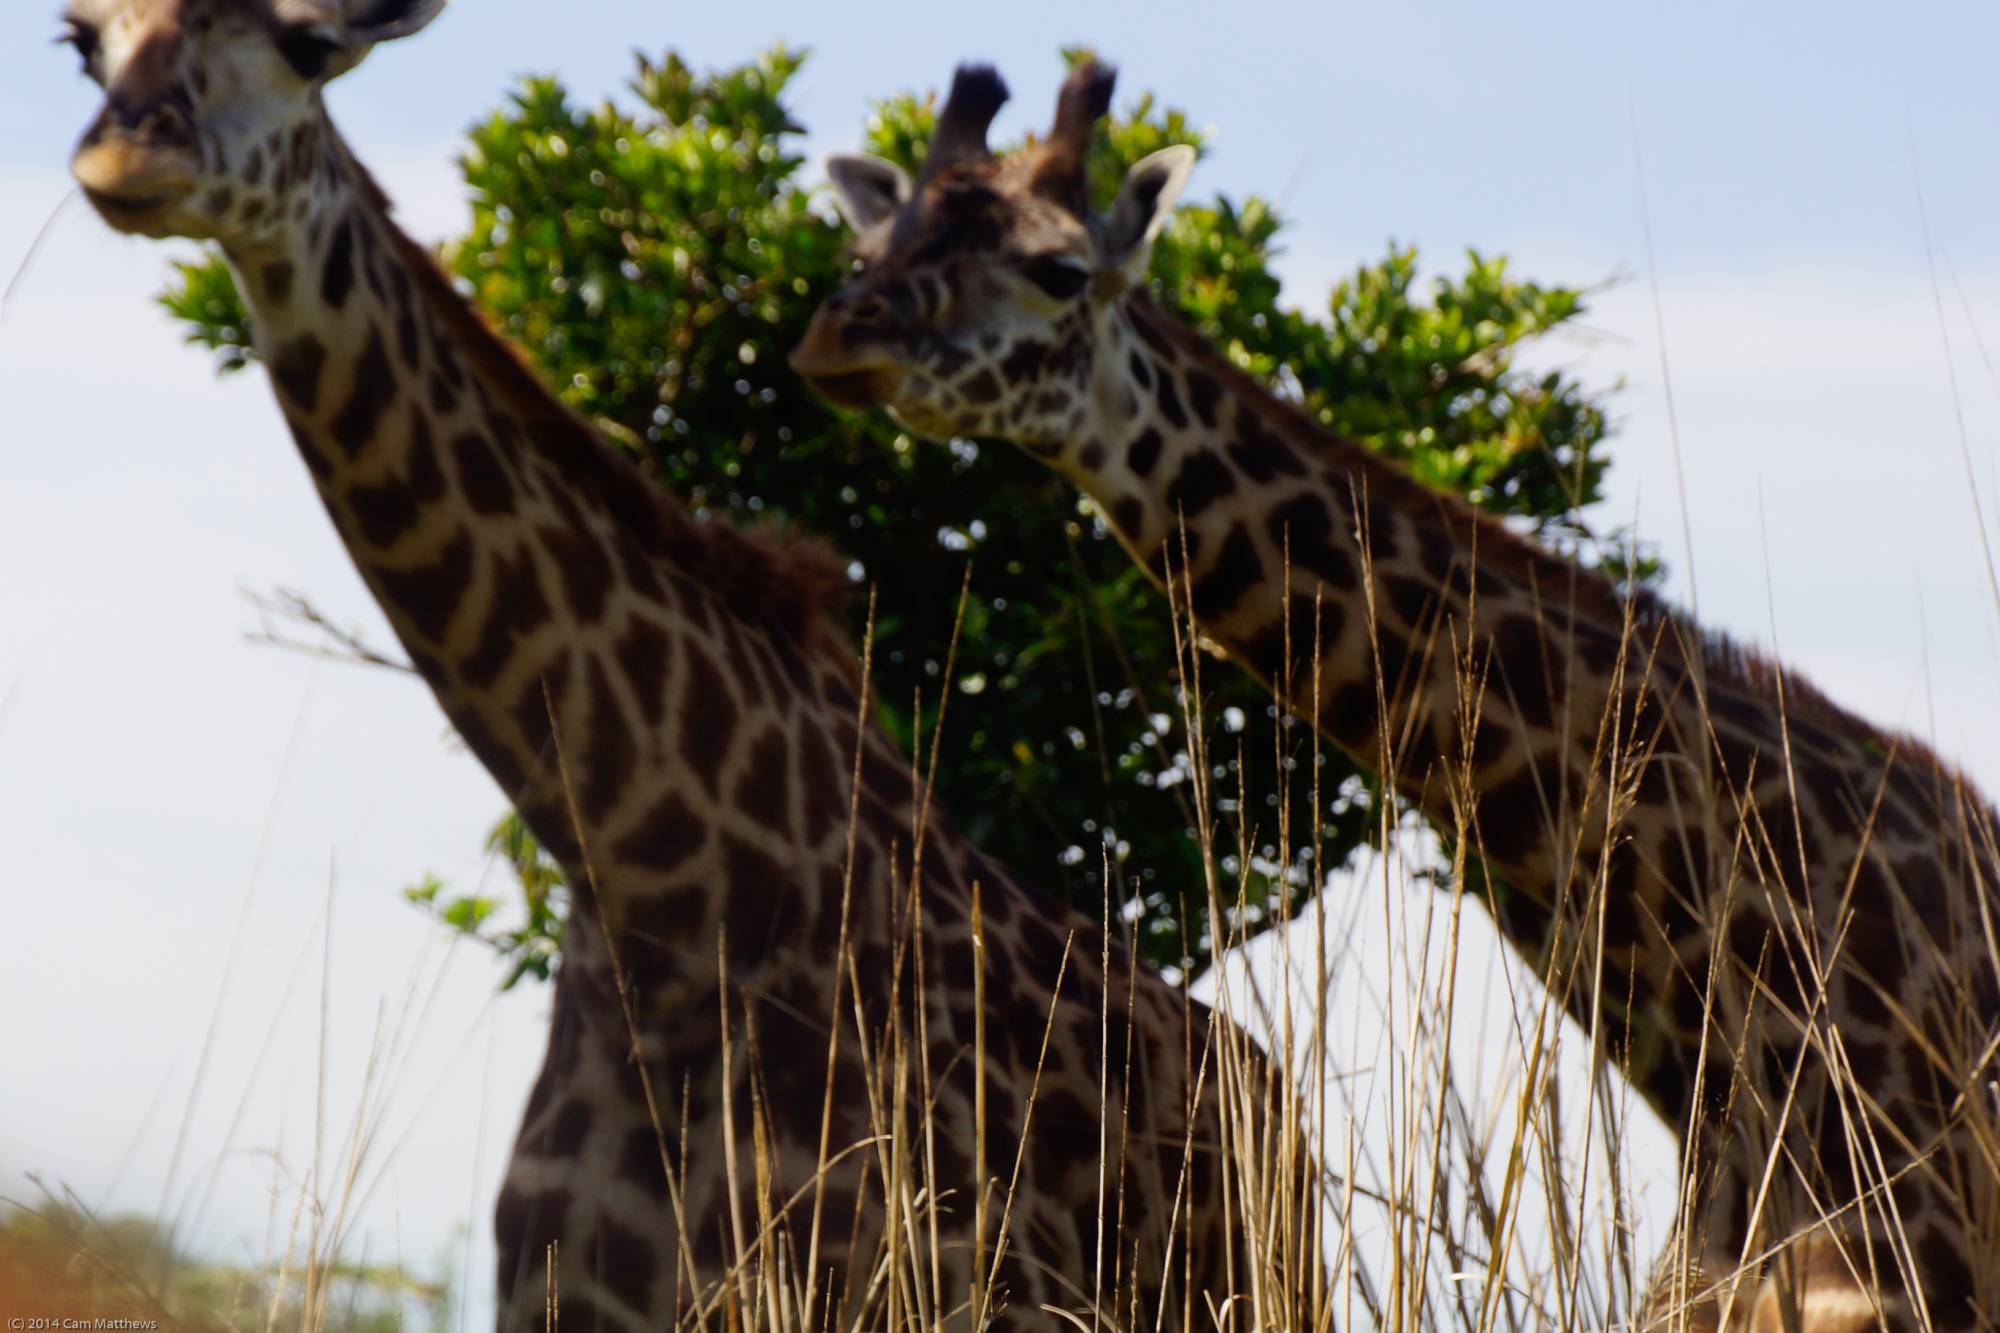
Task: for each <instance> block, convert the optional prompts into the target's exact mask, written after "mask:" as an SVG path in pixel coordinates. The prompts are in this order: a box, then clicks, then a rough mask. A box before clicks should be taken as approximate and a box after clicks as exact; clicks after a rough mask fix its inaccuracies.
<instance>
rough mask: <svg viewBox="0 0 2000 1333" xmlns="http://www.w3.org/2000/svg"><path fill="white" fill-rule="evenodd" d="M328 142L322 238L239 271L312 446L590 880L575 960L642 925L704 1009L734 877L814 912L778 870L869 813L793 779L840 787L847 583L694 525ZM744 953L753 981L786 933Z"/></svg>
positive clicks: (411, 629) (409, 644) (334, 494)
mask: <svg viewBox="0 0 2000 1333" xmlns="http://www.w3.org/2000/svg"><path fill="white" fill-rule="evenodd" d="M322 136H323V137H322V142H323V146H324V148H323V152H322V153H321V154H320V155H319V156H320V158H321V165H320V166H319V168H318V171H317V172H316V174H315V176H314V178H313V180H312V181H311V182H310V186H309V193H308V194H306V195H305V196H304V197H305V198H306V199H307V200H308V203H307V205H306V206H305V207H304V208H302V209H301V212H302V213H303V216H302V217H300V218H299V220H298V221H297V224H296V225H295V226H293V227H291V228H290V229H289V230H288V231H287V232H286V233H284V234H283V235H282V236H281V237H280V238H279V239H278V240H277V241H276V242H275V243H274V244H271V245H269V246H268V247H266V248H263V249H260V250H258V251H256V252H254V253H251V252H243V251H239V252H234V253H232V254H231V255H230V260H231V263H232V265H233V267H234V269H235V271H236V273H237V276H238V280H239V286H240V288H241V289H242V291H243V292H244V294H245V296H246V299H247V300H248V303H249V306H250V313H251V322H252V326H253V328H254V330H255V336H256V340H257V344H258V350H259V353H260V355H261V358H262V359H263V360H264V362H265V364H266V365H267V366H268V367H269V369H270V374H271V380H272V385H273V388H274V390H275V391H276V393H277V397H278V400H279V403H280V405H281V407H282V409H283V411H284V414H285V417H286V420H287V422H288V424H289V426H290V428H291V431H292V434H293V436H294V438H295V440H296V442H297V444H298V448H299V452H300V454H301V456H302V457H303V459H304V461H305V463H306V466H307V469H308V470H309V471H310V473H311V475H312V477H313V481H314V483H315V485H316V486H317V488H318V490H319V493H320V496H321V498H322V500H323V501H324V503H325V505H326V508H327V511H328V513H329V514H330V515H331V517H332V519H333V521H334V525H335V527H336V528H337V529H338V531H339V533H340V536H341V539H342V541H343V542H344V543H345V545H346V546H347V548H348V551H349V552H350V554H351V555H352V557H353V559H354V561H355V563H356V565H357V566H358V568H359V570H360V572H361V574H362V576H363V578H364V579H365V580H366V582H367V583H368V586H369V588H370V590H371V591H372V592H373V593H374V595H375V597H376V598H377V600H378V601H379V602H380V604H381V605H382V607H383V608H384V610H385V611H386V613H387V615H388V618H389V620H390V623H391V625H392V627H393V629H394V631H395V633H396V635H397V637H398V638H399V639H400V641H401V642H402V644H403V646H404V648H405V650H406V651H407V653H408V655H409V657H410V660H411V662H412V663H413V665H414V666H415V667H416V669H417V671H418V672H419V673H420V674H421V675H422V677H423V678H424V680H425V681H426V682H427V683H428V684H429V685H430V687H431V689H432V690H433V691H434V692H435V693H436V695H437V697H438V699H439V701H440V703H441V704H442V705H443V707H444V709H445V711H446V713H447V715H448V716H449V717H450V719H451V721H452V723H453V725H454V726H455V727H456V728H457V730H458V731H459V732H460V734H461V735H462V736H463V737H464V738H465V740H466V741H467V743H468V744H469V746H470V748H471V749H472V751H473V753H474V754H475V755H476V756H477V758H478V759H479V760H480V762H481V763H482V764H483V765H484V766H485V767H486V769H487V770H488V771H489V772H490V773H491V774H492V775H493V777H494V778H495V780H496V781H497V782H498V783H499V785H500V786H501V788H502V789H503V791H504V792H505V793H506V794H507V796H508V797H509V798H510V799H511V800H512V801H513V802H514V803H515V804H516V806H517V807H518V808H519V809H520V810H521V812H522V813H523V815H524V816H525V817H526V818H527V820H528V822H529V824H530V826H531V827H532V828H533V830H534V832H535V834H536V836H537V837H538V838H539V839H540V841H541V842H542V844H543V845H544V846H545V847H547V848H548V849H549V850H550V851H551V852H552V853H554V854H555V855H556V856H557V857H558V858H559V859H560V860H561V861H562V863H563V864H564V866H565V868H566V869H567V870H568V872H569V877H570V882H571V884H572V885H573V886H575V887H576V889H577V891H578V894H579V900H580V901H579V907H580V908H581V909H582V910H581V911H580V913H579V915H580V917H581V918H582V921H583V930H582V931H580V932H579V933H578V934H577V935H575V936H574V937H573V939H572V945H573V947H572V948H571V949H570V951H569V956H568V958H567V960H566V961H567V962H569V963H582V962H586V961H590V959H589V955H590V954H591V951H592V949H593V947H594V945H595V943H596V942H597V939H598V934H597V932H598V931H599V929H600V927H602V926H605V925H607V924H608V925H609V926H610V928H611V929H612V930H613V933H614V934H615V933H617V932H618V931H620V930H626V931H628V932H629V931H634V930H637V931H639V934H640V935H641V937H642V938H641V940H640V941H639V943H638V944H635V945H634V947H635V948H637V947H639V944H645V945H650V946H659V948H660V949H661V950H662V951H663V952H661V953H660V957H659V961H660V964H661V967H662V968H663V969H664V970H665V971H666V972H669V973H672V974H673V975H674V976H675V977H676V978H677V980H678V982H680V983H683V984H681V985H680V986H679V987H678V988H677V989H679V990H681V991H682V992H684V993H693V991H692V989H690V987H691V986H699V985H702V984H706V983H707V982H708V981H712V979H713V973H714V971H715V968H716V960H715V948H714V945H713V942H712V941H713V940H714V939H715V937H716V934H717V932H718V929H719V928H720V927H721V925H722V907H723V905H724V904H726V903H728V902H729V901H730V900H731V897H732V893H734V891H735V890H737V889H739V888H741V887H742V886H741V885H740V884H738V883H737V881H739V880H741V879H744V878H745V877H751V878H757V883H756V884H755V885H754V889H755V892H754V893H752V894H749V895H748V897H747V898H746V897H745V895H744V894H741V893H737V894H735V896H736V897H737V898H738V899H742V900H745V901H750V900H768V899H769V896H770V895H771V894H773V893H776V892H778V891H779V890H780V887H781V886H782V888H783V891H784V892H785V893H786V894H787V895H788V898H789V900H790V901H791V902H792V903H793V904H794V905H795V906H798V907H799V908H801V909H802V910H804V911H806V912H807V914H808V915H810V914H811V911H812V905H813V902H814V901H815V900H816V895H817V893H818V889H819V880H818V879H817V878H816V877H815V876H814V875H811V874H805V875H799V876H797V877H796V878H793V877H788V876H786V875H784V874H782V873H767V874H763V875H762V876H761V878H758V876H759V872H764V871H768V870H769V868H770V867H771V866H773V865H795V864H796V863H798V862H799V861H800V860H801V859H802V858H807V857H810V856H811V855H814V854H816V853H819V852H821V851H823V850H824V848H823V847H822V846H821V844H824V845H825V846H826V847H830V846H832V845H833V840H832V838H831V835H830V833H829V827H830V825H831V823H832V821H833V820H834V819H835V818H836V816H838V815H840V814H843V813H844V807H843V806H841V805H840V801H841V797H840V794H839V793H838V792H837V791H835V790H833V786H834V784H831V783H829V784H827V790H824V791H818V790H813V791H806V792H798V791H797V790H796V788H797V787H798V785H799V784H795V783H791V782H789V781H788V780H787V778H788V773H787V772H786V769H787V767H788V766H789V765H790V764H791V763H793V762H795V756H796V751H795V749H794V748H793V747H795V746H816V747H820V749H823V750H824V751H825V753H824V754H820V753H819V752H818V751H817V750H816V751H815V758H817V759H819V760H821V761H823V766H826V767H830V766H831V765H832V764H833V760H832V758H831V756H832V754H833V753H835V751H834V749H833V745H834V741H833V738H832V737H830V735H829V734H828V731H827V725H826V724H827V718H828V717H830V716H831V715H832V714H833V713H835V712H837V711H841V710H846V711H847V712H848V714H849V715H851V712H852V709H853V700H854V690H853V689H852V674H853V673H852V667H851V663H850V659H849V655H848V654H847V653H846V650H845V648H844V646H843V645H841V644H840V643H839V641H838V636H837V634H836V633H835V632H834V631H832V630H831V629H829V628H828V627H826V626H825V625H824V624H822V623H821V622H819V621H818V620H816V619H815V618H814V616H813V614H812V612H811V611H810V610H809V609H808V608H810V607H811V606H812V604H813V603H814V602H815V601H817V602H820V603H822V604H825V603H826V602H828V601H831V600H833V599H834V598H835V597H837V593H836V591H835V589H836V588H837V586H838V585H840V584H842V583H844V578H843V576H842V574H841V573H840V571H839V570H838V568H837V566H834V565H832V564H831V563H830V561H831V557H830V556H826V555H822V554H821V553H819V552H818V551H817V550H816V549H808V548H786V547H782V546H780V545H778V544H776V543H775V542H770V541H762V540H759V539H755V538H752V537H750V536H747V535H744V534H739V533H737V532H735V531H734V530H732V529H729V528H727V527H726V526H724V525H720V524H708V523H703V522H698V521H696V520H694V519H693V518H692V517H691V516H690V515H689V514H687V512H686V511H685V510H684V509H683V508H682V507H681V506H680V505H679V504H678V502H676V501H675V500H673V499H672V498H671V497H669V496H667V495H666V494H665V493H663V492H661V491H660V490H659V489H658V488H657V487H655V486H654V485H652V484H651V483H650V482H649V481H648V480H646V479H645V478H644V477H643V476H642V475H641V474H640V473H639V472H638V470H637V469H636V468H634V467H632V466H631V465H629V464H628V463H627V462H625V461H624V460H623V459H622V458H620V457H619V456H618V455H617V454H616V453H615V452H614V451H613V450H612V449H611V448H610V446H608V445H607V444H605V443H604V442H603V441H602V440H601V439H599V438H598V437H597V436H596V434H595V433H594V432H592V431H591V430H590V429H588V428H587V427H586V426H585V425H584V424H583V423H582V422H581V421H579V420H578V419H576V418H575V417H574V416H573V415H572V414H571V413H570V412H569V411H568V410H567V409H566V408H564V407H563V406H562V404H561V403H560V402H559V401H557V400H556V399H555V398H554V397H553V396H552V395H550V394H549V393H548V392H547V391H546V390H545V389H544V388H543V387H542V386H541V385H540V384H539V383H538V382H537V381H536V379H535V378H534V376H533V375H532V374H531V373H530V372H529V371H528V370H527V368H526V367H525V366H524V365H523V363H522V362H521V361H520V360H519V359H518V358H517V357H516V356H515V354H514V353H513V352H512V351H511V349H510V348H508V347H507V346H506V345H505V344H504V343H503V342H502V341H501V340H500V339H499V338H498V337H497V336H496V335H495V334H494V333H493V332H492V331H491V330H490V329H489V328H488V327H487V326H486V325H485V324H484V322H483V321H482V320H481V318H480V317H479V316H478V315H477V314H476V313H475V312H474V311H473V310H472V309H471V307H470V306H469V305H468V304H467V303H466V301H465V300H464V299H463V298H462V297H461V296H460V295H459V294H458V293H457V292H455V291H454V290H453V289H452V287H451V285H450V283H449V281H448V280H447V279H446V277H445V276H444V275H443V273H442V272H441V271H440V270H439V269H438V268H437V267H436V265H435V264H434V263H433V261H432V260H431V259H430V257H429V256H428V255H427V254H426V253H425V252H424V251H423V250H422V249H421V248H420V247H419V246H418V245H417V244H416V243H415V242H413V241H412V240H411V239H410V238H409V237H407V236H406V235H405V234H404V233H403V232H402V231H401V230H400V229H399V228H398V227H397V226H396V224H395V223H394V222H393V221H392V219H391V218H390V216H389V211H388V208H387V205H386V203H385V201H384V199H383V196H382V195H381V193H380V191H379V190H378V189H377V188H376V187H375V186H374V184H373V182H372V181H371V180H370V179H369V178H368V177H367V175H366V173H365V172H364V171H363V170H362V168H361V167H360V166H359V165H358V164H356V163H355V162H354V161H353V159H352V158H351V157H350V156H349V155H348V153H347V152H346V150H345V148H344V146H343V145H342V144H341V142H340V140H339V139H338V137H337V136H336V135H335V134H334V132H333V131H332V130H331V128H330V127H325V126H322ZM828 692H831V696H832V697H836V698H838V699H839V700H840V701H841V702H840V704H839V707H838V708H835V707H832V706H830V705H828V704H826V703H824V702H822V701H823V699H825V698H827V697H829V694H828ZM786 693H790V694H792V695H793V698H792V699H791V700H790V701H789V702H781V699H782V696H783V695H784V694H786ZM802 701H809V702H802ZM847 727H848V735H847V736H846V738H845V743H846V744H847V746H848V752H849V753H851V752H852V741H853V736H852V723H851V722H849V723H848V724H847ZM715 824H721V825H723V826H724V828H722V829H716V830H714V831H713V832H711V827H710V826H711V825H715ZM726 830H733V832H731V831H726ZM669 901H670V902H671V903H672V907H673V910H671V911H667V910H665V909H664V908H663V904H664V903H667V902H669ZM634 921H644V922H646V923H648V924H646V925H645V927H644V929H643V930H641V929H640V928H639V927H637V926H633V925H631V924H629V923H631V922H634ZM745 934H746V938H743V939H739V940H738V941H737V944H738V946H739V947H740V948H741V949H743V950H744V951H745V957H744V958H743V959H742V961H743V962H745V963H748V962H750V961H752V960H753V959H754V958H755V947H756V944H757V943H758V942H761V941H762V940H764V939H765V935H764V934H763V933H751V932H745ZM704 940H707V941H709V942H708V943H703V942H702V941H704ZM669 954H671V955H673V957H671V958H669V957H668V955H669ZM635 965H636V964H635Z"/></svg>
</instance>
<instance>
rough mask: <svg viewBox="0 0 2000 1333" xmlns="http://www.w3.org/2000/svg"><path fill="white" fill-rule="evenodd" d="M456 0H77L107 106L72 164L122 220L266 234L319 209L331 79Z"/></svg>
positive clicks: (77, 43) (149, 228)
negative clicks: (316, 188)
mask: <svg viewBox="0 0 2000 1333" xmlns="http://www.w3.org/2000/svg"><path fill="white" fill-rule="evenodd" d="M443 8H444V0H70V4H69V9H68V12H67V13H66V14H65V16H64V21H65V24H66V27H67V31H66V34H65V40H67V41H68V42H69V44H70V45H71V46H72V47H74V48H75V49H76V52H77V54H78V55H79V56H81V57H82V59H83V69H84V73H86V74H88V75H89V76H90V77H91V78H92V79H94V80H95V81H96V82H97V83H98V84H99V85H100V86H101V87H102V88H103V89H104V106H103V108H102V109H101V110H100V111H99V112H98V114H97V117H96V119H95V120H93V121H91V123H90V126H89V128H87V129H86V130H85V131H84V132H83V139H82V141H81V142H79V143H78V144H77V148H76V153H75V156H74V157H73V158H72V159H71V162H70V170H71V171H72V172H73V173H74V174H75V176H76V179H77V181H78V183H79V184H81V185H82V186H83V189H84V193H85V195H86V196H87V197H88V198H89V200H90V202H91V204H92V205H93V206H94V207H95V208H96V209H97V211H98V212H99V213H100V214H102V215H103V217H104V220H105V221H106V222H108V223H110V224H111V225H112V226H113V227H115V228H117V229H118V230H120V231H126V232H135V233H138V234H141V235H146V236H187V237H193V238H196V239H202V240H219V241H221V242H223V243H224V244H225V245H230V246H242V247H246V248H255V247H256V246H257V245H258V243H259V242H260V241H261V240H263V239H265V238H267V237H269V236H271V235H272V234H273V233H274V232H276V231H277V230H278V229H279V228H281V227H283V226H286V225H289V224H293V223H296V222H297V221H299V220H300V219H301V218H302V217H303V216H304V215H305V214H306V213H307V212H309V211H310V209H311V207H312V205H311V202H310V201H311V196H312V193H313V185H314V183H315V182H316V181H318V180H319V179H320V178H321V176H322V174H323V171H324V168H325V166H326V163H327V161H328V157H329V150H330V148H331V146H332V143H333V140H332V138H331V136H330V134H329V132H328V131H327V129H326V112H325V107H324V105H323V103H322V101H321V90H322V89H323V88H324V86H325V85H326V83H327V81H328V80H330V79H333V78H336V77H338V76H339V75H341V74H344V73H346V72H347V71H348V70H350V69H352V68H354V66H355V65H357V64H359V63H360V62H361V58H362V57H363V56H365V55H366V54H367V53H368V51H369V50H370V48H372V47H373V46H374V45H375V43H377V42H380V41H385V40H387V39H389V38H392V37H402V36H405V35H407V34H409V33H412V32H415V31H417V30H418V29H419V28H421V27H423V26H424V25H425V24H426V23H428V22H430V20H431V19H433V18H435V17H436V16H437V14H438V12H439V11H441V10H442V9H443Z"/></svg>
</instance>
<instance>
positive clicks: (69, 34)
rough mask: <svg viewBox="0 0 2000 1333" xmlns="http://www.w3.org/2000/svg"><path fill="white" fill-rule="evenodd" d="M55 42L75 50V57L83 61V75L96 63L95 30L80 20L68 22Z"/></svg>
mask: <svg viewBox="0 0 2000 1333" xmlns="http://www.w3.org/2000/svg"><path fill="white" fill-rule="evenodd" d="M56 40H57V41H59V42H62V43H64V44H66V45H68V46H70V47H73V48H75V50H76V54H77V56H78V57H79V58H81V59H82V61H83V68H84V72H85V73H89V72H90V69H91V67H92V66H93V65H95V64H96V63H97V29H95V28H93V27H91V26H90V25H89V24H88V23H85V22H84V21H83V20H82V19H71V20H69V27H68V29H67V30H66V31H64V33H63V35H62V36H61V37H58V38H57V39H56Z"/></svg>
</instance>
